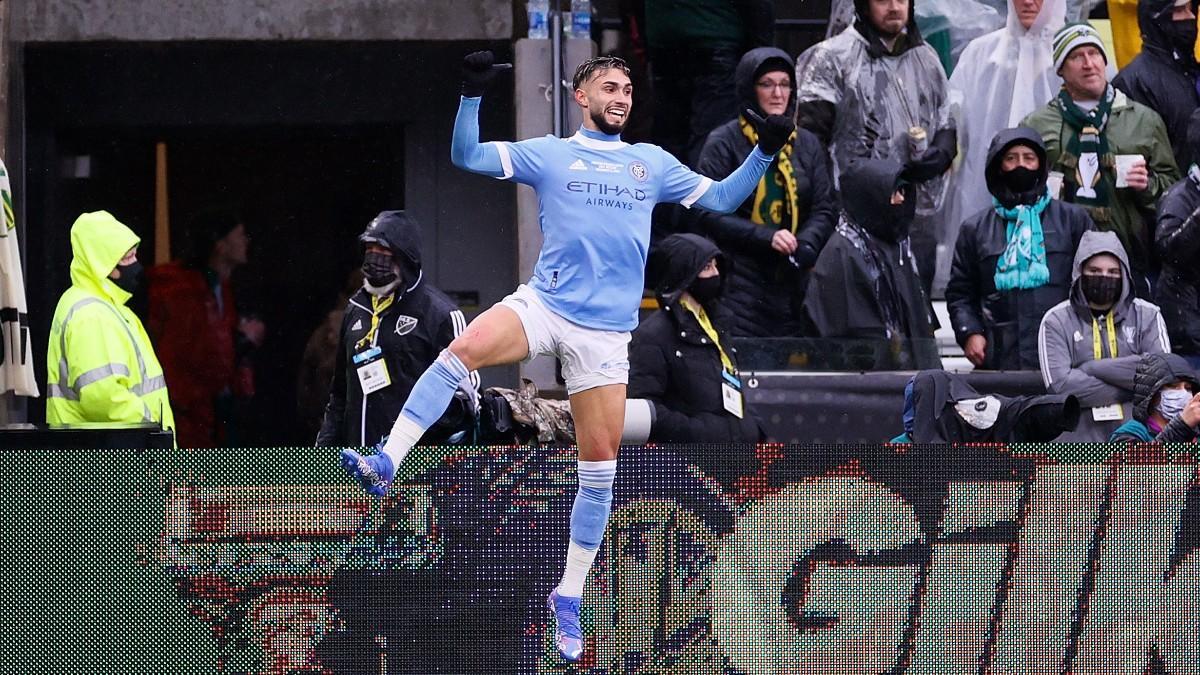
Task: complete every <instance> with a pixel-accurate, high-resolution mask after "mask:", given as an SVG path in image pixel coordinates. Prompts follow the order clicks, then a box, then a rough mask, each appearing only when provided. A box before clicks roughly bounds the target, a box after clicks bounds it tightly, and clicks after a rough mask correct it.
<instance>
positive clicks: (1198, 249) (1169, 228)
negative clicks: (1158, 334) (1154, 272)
mask: <svg viewBox="0 0 1200 675" xmlns="http://www.w3.org/2000/svg"><path fill="white" fill-rule="evenodd" d="M1154 246H1155V248H1156V249H1157V251H1158V256H1159V259H1160V260H1162V274H1161V275H1160V276H1159V278H1158V285H1157V286H1156V287H1155V295H1154V302H1155V303H1157V304H1158V306H1159V308H1160V309H1161V310H1162V316H1163V320H1164V321H1166V323H1167V333H1168V335H1169V336H1170V338H1171V351H1173V352H1175V353H1177V354H1185V355H1189V356H1195V355H1200V183H1197V181H1196V180H1195V179H1193V178H1191V177H1190V176H1189V177H1187V178H1184V179H1183V180H1181V181H1179V182H1178V183H1176V184H1175V185H1172V186H1171V189H1170V190H1168V191H1167V194H1166V195H1165V196H1164V197H1163V198H1162V200H1160V201H1159V204H1158V228H1157V230H1156V232H1155V235H1154Z"/></svg>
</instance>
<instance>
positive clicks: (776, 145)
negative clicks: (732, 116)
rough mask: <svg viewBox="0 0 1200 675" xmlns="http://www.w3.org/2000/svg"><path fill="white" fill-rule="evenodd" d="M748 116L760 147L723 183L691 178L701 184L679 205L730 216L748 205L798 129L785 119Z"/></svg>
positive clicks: (781, 117) (751, 152) (746, 113)
mask: <svg viewBox="0 0 1200 675" xmlns="http://www.w3.org/2000/svg"><path fill="white" fill-rule="evenodd" d="M745 115H746V118H747V119H748V120H750V123H751V124H753V125H754V130H755V131H756V132H757V133H758V145H756V146H754V149H753V150H751V151H750V155H749V156H748V157H746V160H745V161H744V162H742V165H741V166H739V167H738V168H737V169H735V170H734V172H733V173H731V174H729V175H728V176H726V177H725V178H724V179H723V180H720V181H717V182H713V181H712V180H711V179H708V178H704V177H702V176H699V175H698V174H692V175H693V176H697V177H698V178H700V180H699V181H698V182H697V183H696V184H695V185H696V187H695V189H694V190H693V191H692V192H691V194H689V195H687V196H686V197H685V198H684V199H682V200H680V201H679V203H680V204H683V205H684V206H688V207H690V206H691V205H692V204H696V205H698V206H700V207H702V208H705V209H708V210H709V211H716V212H717V213H730V212H731V211H733V210H734V209H736V208H737V207H739V206H741V204H742V202H744V201H746V197H749V196H750V192H751V191H752V190H754V187H755V186H756V185H758V181H759V179H761V178H762V176H763V173H764V172H766V170H767V167H769V166H771V162H772V161H774V159H775V154H776V153H777V152H779V150H780V148H782V147H783V145H784V143H788V142H790V141H791V139H792V134H793V132H795V130H796V125H795V123H793V122H792V120H791V118H789V117H785V116H783V115H770V116H768V117H767V118H766V119H765V120H764V119H763V118H761V117H759V116H758V115H757V114H755V113H754V111H752V110H747V111H746V112H745ZM688 173H691V171H688Z"/></svg>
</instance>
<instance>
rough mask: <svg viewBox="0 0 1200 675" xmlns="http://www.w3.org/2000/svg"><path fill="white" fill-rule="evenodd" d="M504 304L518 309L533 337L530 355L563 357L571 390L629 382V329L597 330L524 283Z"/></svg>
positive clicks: (528, 333)
mask: <svg viewBox="0 0 1200 675" xmlns="http://www.w3.org/2000/svg"><path fill="white" fill-rule="evenodd" d="M500 304H502V305H504V306H505V307H508V308H509V309H511V310H513V311H514V312H516V313H517V316H518V317H519V318H520V319H521V326H523V327H524V328H525V339H526V340H528V341H529V356H527V357H525V360H526V361H529V360H532V359H533V358H534V357H537V356H541V355H543V354H544V355H547V356H557V357H558V358H559V359H560V360H561V361H562V373H563V379H564V380H566V382H567V394H577V393H579V392H581V391H587V390H588V389H594V388H596V387H603V386H605V385H609V384H628V383H629V338H630V335H629V331H611V330H597V329H595V328H587V327H585V326H580V325H579V324H576V323H571V322H570V321H567V320H566V319H564V318H563V317H561V316H559V315H558V314H555V313H554V311H553V310H551V309H550V308H549V307H547V306H546V305H545V304H543V303H542V300H541V298H539V297H538V295H537V292H536V291H534V290H533V289H532V288H530V287H529V286H526V285H525V284H521V285H520V286H518V287H517V290H516V291H514V292H513V293H512V294H511V295H509V296H507V297H505V298H504V299H503V300H501V301H500Z"/></svg>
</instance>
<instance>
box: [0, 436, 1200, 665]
mask: <svg viewBox="0 0 1200 675" xmlns="http://www.w3.org/2000/svg"><path fill="white" fill-rule="evenodd" d="M699 456H706V457H708V458H709V461H708V462H707V463H706V465H708V466H714V465H721V466H724V465H727V466H728V468H727V470H722V471H720V472H718V474H719V475H709V474H705V473H702V472H701V471H700V470H699V469H697V468H695V464H694V463H693V462H692V461H689V458H696V457H699ZM713 458H719V459H717V460H716V461H715V462H714V461H713ZM0 461H2V462H3V476H4V484H3V490H2V491H0V499H2V500H3V509H2V516H3V535H2V536H3V540H2V549H0V556H2V558H3V580H2V582H0V616H2V617H3V621H4V629H3V631H2V632H0V664H2V669H0V670H2V672H4V673H135V674H143V673H145V674H154V675H162V674H168V673H276V674H287V673H436V672H446V673H552V672H581V673H605V672H612V673H747V674H750V673H834V674H850V673H855V674H857V673H1064V672H1069V673H1135V674H1137V673H1179V674H1183V673H1196V672H1197V669H1198V664H1200V551H1198V550H1197V548H1198V547H1200V486H1198V483H1197V465H1196V463H1195V460H1194V455H1192V454H1190V453H1189V452H1188V451H1187V450H1180V451H1179V452H1174V451H1169V450H1168V451H1161V450H1148V449H1140V450H1139V449H1136V448H1125V449H1114V448H1101V447H1092V448H1086V447H1075V448H1071V447H1061V446H1058V447H1056V446H1022V447H1019V448H1017V447H1014V448H1002V447H994V446H989V447H940V448H937V447H923V446H893V445H873V446H867V445H864V446H824V447H818V446H760V447H758V448H754V447H729V446H703V447H698V446H689V447H679V448H673V447H659V448H653V447H646V448H625V449H623V450H622V454H621V458H620V461H619V464H618V470H617V481H616V486H615V499H614V506H613V514H612V519H611V521H610V524H609V527H608V530H607V533H606V537H605V540H604V544H603V548H602V550H601V552H600V554H599V556H598V558H597V563H596V566H595V567H594V568H593V571H592V573H591V576H590V577H589V579H588V584H587V589H586V591H585V594H584V599H583V616H582V619H583V624H584V629H585V633H586V636H587V650H586V652H585V654H584V656H583V659H582V661H581V662H580V663H579V664H576V665H575V666H570V667H568V666H566V665H565V664H563V663H562V662H561V661H560V660H559V658H558V656H557V653H556V651H555V649H554V645H553V641H552V636H551V634H550V628H549V625H550V624H549V621H548V619H549V617H548V615H547V612H546V609H545V598H546V594H547V593H548V592H549V591H550V590H551V589H552V588H553V587H554V586H555V585H556V584H557V582H558V580H559V578H560V576H561V574H562V560H563V556H564V553H565V549H566V544H567V537H568V521H569V512H570V508H571V503H572V501H573V499H574V494H575V487H576V481H575V452H574V450H573V449H572V448H555V447H543V448H527V447H492V448H422V449H418V450H417V451H416V452H415V453H414V454H413V455H412V456H411V457H410V458H409V460H408V462H406V464H405V466H404V467H403V469H402V476H401V477H402V479H403V480H402V483H400V484H398V485H397V486H395V487H394V488H393V492H392V495H391V497H390V498H388V499H387V500H383V501H379V500H374V499H371V498H368V497H367V496H365V495H364V494H363V493H362V492H361V491H360V490H359V489H358V488H357V487H355V486H354V485H352V484H351V483H350V481H349V480H348V479H347V478H345V477H344V475H343V474H342V473H341V470H340V469H339V468H338V466H337V453H336V451H335V450H332V449H312V448H272V449H221V450H199V451H175V450H163V451H158V450H153V451H141V452H136V451H116V450H104V451H95V452H88V451H72V452H47V451H44V450H22V451H5V452H3V453H0Z"/></svg>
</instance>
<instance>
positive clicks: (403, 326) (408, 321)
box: [396, 314, 417, 335]
mask: <svg viewBox="0 0 1200 675" xmlns="http://www.w3.org/2000/svg"><path fill="white" fill-rule="evenodd" d="M416 327H417V319H416V317H412V316H408V315H407V314H401V315H400V316H398V317H396V335H408V334H409V333H411V332H413V329H414V328H416Z"/></svg>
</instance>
